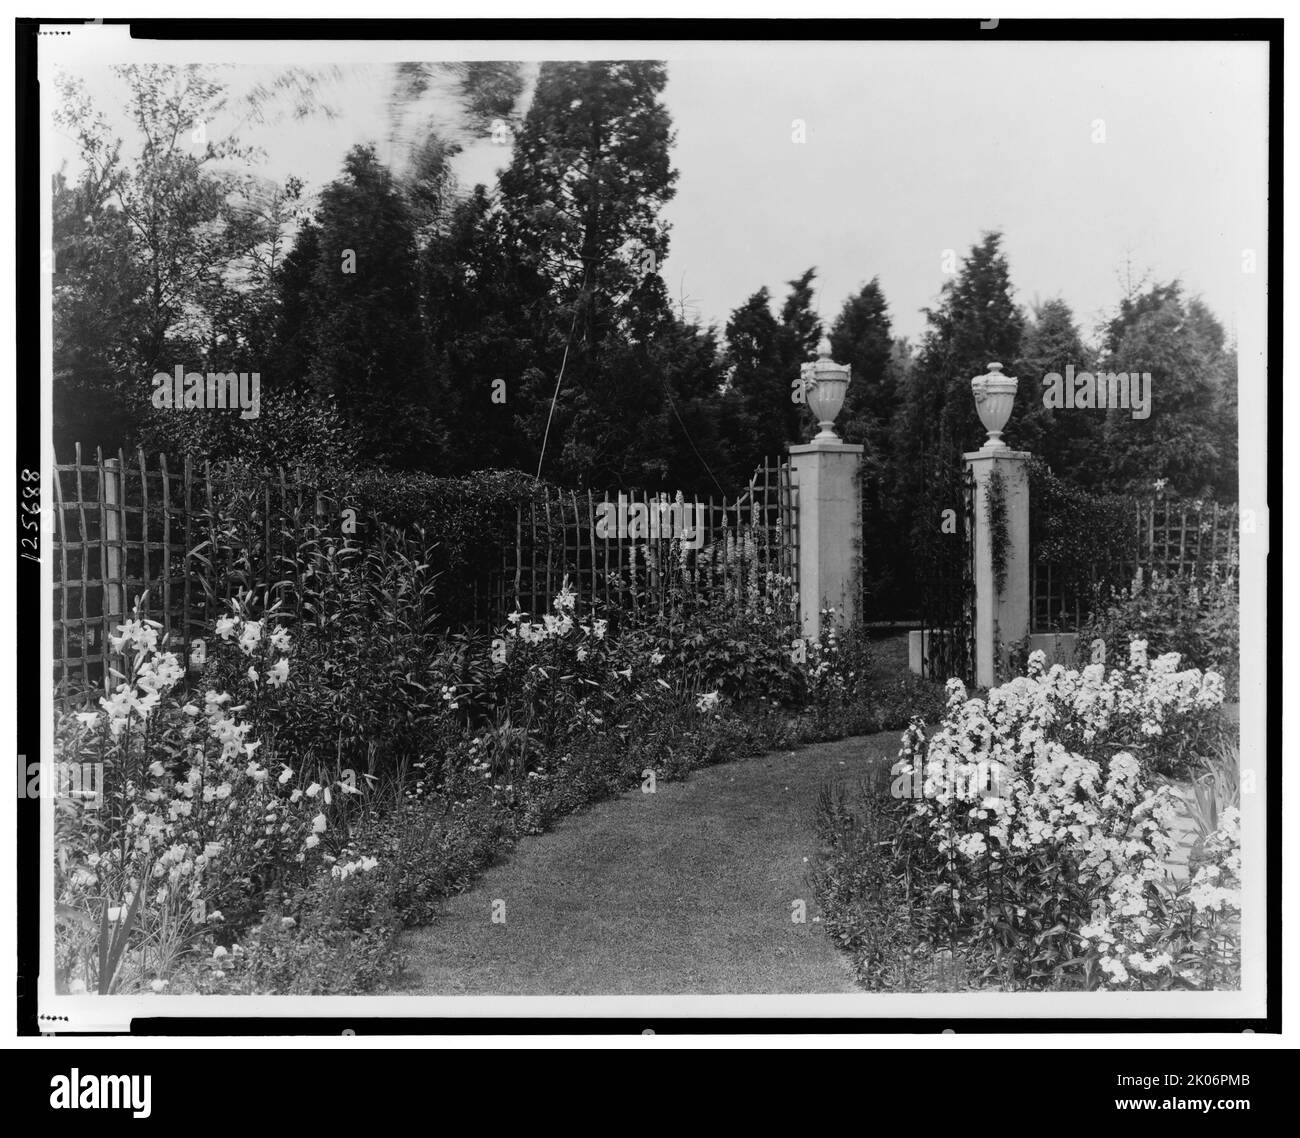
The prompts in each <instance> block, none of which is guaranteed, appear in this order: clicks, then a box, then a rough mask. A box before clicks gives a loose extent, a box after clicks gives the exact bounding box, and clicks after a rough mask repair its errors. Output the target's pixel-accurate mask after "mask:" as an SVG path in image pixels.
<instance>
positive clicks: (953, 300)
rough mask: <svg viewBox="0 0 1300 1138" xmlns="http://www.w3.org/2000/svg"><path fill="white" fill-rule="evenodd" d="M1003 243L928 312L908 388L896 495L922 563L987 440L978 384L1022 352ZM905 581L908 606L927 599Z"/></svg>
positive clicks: (899, 427)
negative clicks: (964, 472) (974, 385)
mask: <svg viewBox="0 0 1300 1138" xmlns="http://www.w3.org/2000/svg"><path fill="white" fill-rule="evenodd" d="M1001 240H1002V237H1001V234H999V233H987V234H985V235H984V237H983V239H982V240H981V241H980V242H979V244H977V245H975V246H974V247H972V249H971V251H970V254H969V255H968V256H967V258H966V260H965V262H964V263H963V265H962V268H961V271H960V273H958V275H957V277H956V279H955V280H952V281H948V282H947V283H946V284H945V285H944V286H943V289H942V291H941V294H940V298H939V303H938V305H937V306H936V307H935V308H932V309H926V310H925V313H926V317H927V320H928V323H929V327H928V328H927V329H926V332H925V334H924V336H923V338H922V342H921V347H920V351H919V352H918V353H917V357H916V361H915V365H914V367H913V368H912V369H911V373H910V375H909V377H908V381H907V383H906V385H905V386H904V388H903V389H902V395H901V400H900V405H899V408H898V413H897V415H896V416H895V421H894V428H893V432H892V433H893V455H894V462H893V468H892V471H891V474H892V478H891V481H892V486H891V487H889V489H888V493H889V494H890V496H891V497H892V500H893V501H894V503H895V504H896V508H897V510H898V517H899V523H898V524H899V532H901V533H904V534H907V535H908V544H909V546H910V549H911V554H912V557H913V559H914V562H916V563H924V562H925V559H926V558H927V557H929V556H930V550H931V546H932V542H933V540H934V535H935V533H936V532H937V528H938V526H939V516H940V511H941V510H942V509H958V508H960V505H961V503H960V500H959V497H958V493H957V487H958V481H957V480H958V477H959V475H960V471H961V466H962V457H961V456H962V453H963V452H964V451H968V450H972V449H974V448H975V447H976V446H978V445H979V444H980V443H981V442H982V441H983V439H984V437H985V433H984V430H983V428H982V427H981V425H980V422H979V416H978V415H977V413H976V411H975V401H974V399H973V398H972V396H971V388H970V381H971V380H972V379H973V378H974V377H975V376H978V375H983V374H984V373H985V372H986V371H987V370H988V364H989V363H990V362H992V361H997V362H1000V363H1003V364H1004V365H1005V364H1008V363H1009V362H1010V361H1014V360H1015V359H1016V358H1017V357H1018V355H1019V353H1020V342H1021V336H1022V333H1023V326H1024V318H1023V316H1022V315H1021V313H1020V311H1019V309H1018V308H1017V307H1016V305H1015V302H1014V301H1013V300H1012V298H1011V278H1010V271H1009V269H1008V266H1007V262H1006V258H1005V257H1004V256H1003V255H1002V252H1001V248H1000V246H1001ZM1007 374H1014V373H1013V372H1008V373H1007ZM901 584H903V585H905V586H908V587H909V593H910V595H909V596H908V597H907V599H906V600H905V601H901V602H900V604H901V607H903V608H905V609H907V608H913V607H914V606H915V605H916V604H917V603H919V600H920V592H919V584H917V583H916V581H915V576H913V578H911V579H910V580H907V579H905V580H904V581H902V582H901Z"/></svg>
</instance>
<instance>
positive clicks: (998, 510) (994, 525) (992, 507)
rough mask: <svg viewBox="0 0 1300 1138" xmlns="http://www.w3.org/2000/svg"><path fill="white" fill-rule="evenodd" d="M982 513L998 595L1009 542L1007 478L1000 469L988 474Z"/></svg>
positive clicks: (1003, 582)
mask: <svg viewBox="0 0 1300 1138" xmlns="http://www.w3.org/2000/svg"><path fill="white" fill-rule="evenodd" d="M984 513H985V517H986V519H987V521H988V526H989V541H990V543H991V545H992V554H993V582H994V584H995V585H996V586H997V590H998V596H999V597H1000V596H1001V595H1002V590H1003V589H1004V588H1006V584H1007V546H1008V545H1009V544H1010V542H1011V538H1010V535H1009V534H1008V533H1007V480H1006V479H1005V478H1004V477H1003V475H1002V471H1000V470H998V469H996V468H994V470H993V471H992V472H991V473H990V474H989V485H988V492H987V495H986V497H985V499H984Z"/></svg>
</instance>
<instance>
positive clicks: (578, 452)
mask: <svg viewBox="0 0 1300 1138" xmlns="http://www.w3.org/2000/svg"><path fill="white" fill-rule="evenodd" d="M666 81H667V72H666V69H665V67H664V65H663V64H662V63H657V62H654V61H644V60H619V61H590V62H577V63H571V62H563V63H545V64H543V65H542V67H541V70H540V73H539V75H538V81H537V89H536V92H535V94H534V97H533V102H532V105H531V106H530V108H529V110H528V113H527V115H526V116H525V118H524V122H523V125H522V128H521V130H520V133H519V136H518V138H517V139H516V142H515V148H514V154H513V156H512V160H511V163H510V166H509V168H508V169H507V170H506V171H505V172H504V173H503V174H502V176H501V181H500V190H501V205H502V209H503V211H504V214H505V217H506V219H507V228H508V231H509V234H510V238H511V241H512V248H513V250H514V255H515V256H517V257H518V258H519V260H520V263H521V265H522V267H523V268H524V269H525V271H531V272H533V273H534V274H536V276H537V277H538V278H539V279H543V280H545V281H546V282H547V284H548V297H549V307H548V311H547V312H545V313H537V314H536V317H537V319H536V321H535V323H534V327H533V343H534V356H535V360H536V362H537V369H536V370H535V371H533V372H530V373H529V374H528V375H527V376H526V377H525V381H524V390H523V391H521V392H520V412H521V415H520V417H521V425H522V427H523V428H524V430H525V431H526V432H527V433H528V434H529V435H531V436H533V437H534V438H535V440H536V441H537V443H538V444H540V442H541V440H542V438H543V437H544V436H545V435H546V432H547V423H548V421H549V423H550V434H549V440H548V442H547V457H546V459H545V462H546V467H547V469H549V470H550V471H551V472H552V473H555V472H556V469H557V467H556V466H554V465H552V464H553V463H556V461H557V460H559V462H558V469H559V471H560V472H561V473H562V475H564V476H567V477H569V478H574V479H590V478H595V477H602V476H609V475H611V474H613V473H614V472H615V468H616V467H617V465H618V460H617V455H618V453H619V452H620V450H621V449H623V448H624V447H625V445H626V444H627V443H628V441H629V440H630V439H631V438H632V437H633V436H634V434H635V432H636V431H637V430H638V429H639V426H638V425H639V423H640V422H641V421H643V419H644V416H645V414H646V411H647V410H648V409H650V408H654V409H656V410H657V409H658V400H660V399H661V398H662V395H652V394H651V393H648V392H645V391H641V390H639V389H637V390H634V389H632V388H631V387H630V386H629V383H630V381H629V379H627V378H625V377H627V376H628V373H629V371H630V372H631V373H632V374H635V373H636V372H637V371H639V370H640V368H639V367H637V366H633V367H631V368H629V359H628V353H629V351H631V352H633V353H634V354H635V355H636V356H637V359H639V360H640V362H641V363H644V352H645V347H646V345H647V343H648V342H649V340H650V338H651V337H652V336H654V335H655V334H656V332H658V331H660V330H662V329H664V328H665V327H667V326H668V323H669V320H670V316H671V313H670V311H669V308H668V300H667V293H666V290H665V289H664V286H663V281H662V279H661V277H660V275H659V267H660V266H661V265H662V263H663V260H664V258H665V257H666V256H667V252H668V225H667V223H666V222H664V221H663V219H662V218H661V216H660V212H661V210H662V208H663V206H664V204H665V203H667V202H668V201H669V200H670V199H671V198H672V196H673V194H674V192H675V191H674V188H673V187H674V183H675V181H676V179H677V172H676V171H675V170H674V169H673V168H672V165H671V161H670V158H669V148H670V146H671V144H672V130H671V120H670V117H669V114H668V111H667V109H666V108H665V107H664V105H663V103H662V101H661V99H660V95H661V94H662V92H663V88H664V84H665V82H666ZM561 367H563V369H564V380H563V384H562V386H561V387H560V389H559V395H558V397H556V399H557V404H556V408H555V413H554V416H553V417H552V416H551V401H552V398H553V396H555V390H556V388H555V383H556V380H557V378H558V376H559V371H560V368H561Z"/></svg>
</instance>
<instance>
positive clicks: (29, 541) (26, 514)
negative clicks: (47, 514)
mask: <svg viewBox="0 0 1300 1138" xmlns="http://www.w3.org/2000/svg"><path fill="white" fill-rule="evenodd" d="M22 479H23V482H24V483H26V484H27V485H25V486H23V504H22V505H23V508H22V512H21V513H20V514H19V515H18V517H19V519H20V521H21V522H22V527H23V529H24V530H34V531H35V533H36V534H37V535H39V534H40V532H41V523H40V521H39V518H40V513H41V502H40V498H41V474H40V471H38V470H24V471H23V474H22ZM33 499H34V500H33ZM33 514H34V515H36V516H35V517H33V516H32V515H33ZM21 545H22V555H23V556H24V557H25V558H27V560H28V561H37V562H39V561H40V559H41V547H40V538H39V536H35V537H28V536H27V535H26V534H24V535H23V537H22V538H21ZM29 549H30V550H31V552H30V553H28V552H27V551H28V550H29Z"/></svg>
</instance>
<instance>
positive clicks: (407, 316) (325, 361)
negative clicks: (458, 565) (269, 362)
mask: <svg viewBox="0 0 1300 1138" xmlns="http://www.w3.org/2000/svg"><path fill="white" fill-rule="evenodd" d="M316 224H317V228H318V230H319V234H318V235H317V236H316V237H315V238H314V240H315V241H316V242H317V243H318V256H317V258H316V264H315V269H314V271H313V274H312V284H313V286H314V288H315V290H316V295H317V298H318V301H317V302H318V304H319V306H320V307H319V311H320V321H319V324H318V326H317V328H316V333H315V336H314V339H315V351H314V352H313V353H312V356H311V362H310V365H309V367H308V379H309V383H310V385H311V387H312V388H313V389H314V390H315V391H317V392H318V393H320V394H322V395H326V396H329V397H331V398H332V400H333V402H334V404H335V406H336V407H337V408H338V410H339V412H340V413H341V414H342V415H343V417H344V420H345V421H346V422H347V423H348V424H350V425H351V427H352V429H353V430H354V431H356V433H357V439H358V449H359V451H360V453H361V455H362V456H363V458H366V459H369V460H371V461H375V462H381V463H386V464H390V465H394V466H400V467H408V468H420V469H429V468H434V469H437V468H438V466H439V465H440V464H439V462H438V455H439V454H440V452H441V449H442V447H441V443H442V441H443V440H442V439H441V438H440V436H439V433H438V432H437V430H436V429H435V426H434V422H433V415H432V407H433V405H434V404H435V403H436V402H437V398H438V392H437V389H436V388H435V385H434V377H433V369H432V367H431V366H430V359H429V352H428V346H427V343H426V341H425V339H424V335H423V327H422V323H421V319H420V311H419V297H420V290H419V272H418V262H417V252H416V244H415V236H414V229H413V225H412V220H411V216H410V213H409V211H408V209H407V205H406V202H405V200H404V198H403V196H402V194H401V193H400V191H399V189H398V187H397V186H396V184H395V183H394V181H393V177H392V174H391V173H390V172H389V170H388V169H387V168H386V167H384V166H383V165H381V164H380V163H379V162H378V160H377V159H376V158H375V153H374V150H373V149H372V148H370V147H365V146H357V147H354V148H353V149H352V150H351V151H350V152H349V154H348V156H347V158H346V159H345V161H344V174H343V177H341V178H339V179H338V180H336V181H334V182H332V183H331V184H330V185H329V186H327V187H326V188H325V190H324V191H323V193H322V194H321V203H320V209H319V211H318V214H317V218H316Z"/></svg>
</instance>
